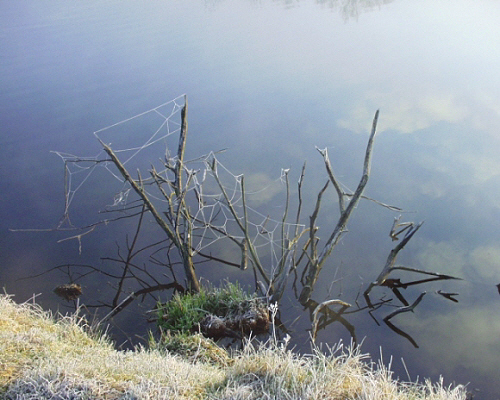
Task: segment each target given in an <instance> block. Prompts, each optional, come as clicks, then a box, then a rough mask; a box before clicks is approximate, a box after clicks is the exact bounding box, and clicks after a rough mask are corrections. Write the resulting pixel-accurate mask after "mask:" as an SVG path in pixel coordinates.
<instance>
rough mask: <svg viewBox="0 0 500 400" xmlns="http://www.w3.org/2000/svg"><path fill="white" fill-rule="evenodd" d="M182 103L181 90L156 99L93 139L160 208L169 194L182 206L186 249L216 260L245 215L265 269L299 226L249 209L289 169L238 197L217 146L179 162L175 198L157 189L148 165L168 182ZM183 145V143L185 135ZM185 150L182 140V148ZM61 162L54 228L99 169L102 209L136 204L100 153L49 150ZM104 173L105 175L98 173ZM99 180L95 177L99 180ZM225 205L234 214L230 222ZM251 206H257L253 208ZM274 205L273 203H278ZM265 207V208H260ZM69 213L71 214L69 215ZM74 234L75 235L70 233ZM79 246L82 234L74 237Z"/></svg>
mask: <svg viewBox="0 0 500 400" xmlns="http://www.w3.org/2000/svg"><path fill="white" fill-rule="evenodd" d="M185 104H186V96H185V95H181V96H179V97H177V98H175V99H173V100H170V101H168V102H166V103H163V104H160V105H158V106H156V107H154V108H151V109H149V110H147V111H144V112H141V113H140V114H137V115H134V116H132V117H129V118H127V119H124V120H122V121H120V122H117V123H115V124H112V125H110V126H107V127H104V128H102V129H99V130H98V131H95V132H94V135H95V136H96V138H97V139H98V140H99V141H101V142H102V143H105V144H106V145H108V146H109V147H111V148H112V149H113V152H114V153H115V154H116V156H117V157H118V158H119V160H120V162H121V163H122V164H123V166H124V167H125V168H126V169H127V171H128V172H129V173H130V175H131V176H132V178H133V179H135V180H137V181H139V182H141V184H142V186H143V188H144V190H145V192H146V193H147V196H148V197H149V199H150V200H151V201H152V202H153V203H154V205H155V208H156V209H157V210H159V211H160V212H161V211H162V210H165V209H167V207H168V198H170V199H176V200H175V201H180V200H179V198H182V199H184V200H185V201H186V203H187V206H188V207H187V208H188V209H189V212H190V214H191V217H190V218H189V223H190V224H191V231H192V232H193V238H192V251H193V256H196V255H198V254H200V255H206V254H209V253H210V254H212V258H214V259H217V257H216V252H215V250H214V253H212V249H217V246H218V243H219V242H221V241H222V240H226V241H227V239H228V237H229V236H230V237H231V241H233V242H238V243H244V241H245V236H244V234H243V232H242V231H241V229H240V224H239V223H238V222H240V223H241V221H242V220H243V219H244V220H245V224H246V227H247V235H249V237H250V240H251V244H252V245H253V247H254V248H255V249H256V250H257V251H258V252H259V254H260V255H261V256H263V257H265V259H266V264H267V265H268V266H269V268H270V270H269V272H270V273H271V274H272V273H273V272H274V271H273V269H275V268H276V266H277V265H278V264H279V263H280V260H281V259H282V258H283V255H284V247H286V245H287V242H288V238H291V237H295V236H296V234H297V232H298V231H299V229H300V230H302V229H303V228H304V227H303V226H302V225H298V224H297V223H288V222H286V218H285V215H284V214H283V209H284V208H285V207H281V209H280V210H281V211H280V213H279V214H278V215H272V214H270V213H268V212H267V209H270V208H269V207H268V208H267V209H266V208H265V207H262V206H259V207H255V208H253V207H252V204H259V203H260V201H258V200H259V198H261V197H262V195H263V194H265V192H266V191H268V190H270V189H271V188H270V186H273V187H272V190H273V191H276V187H279V190H280V191H281V192H282V193H286V192H287V184H288V171H287V170H282V171H281V175H280V176H279V177H277V178H276V179H275V180H272V181H271V183H270V184H269V186H267V187H261V188H258V189H253V190H251V191H247V192H245V199H246V202H244V199H243V196H242V190H241V189H242V185H241V180H242V179H243V175H235V174H233V173H232V172H231V171H230V169H229V168H227V167H226V166H225V165H224V164H223V163H222V162H221V160H220V153H222V152H223V150H219V151H210V152H208V153H206V154H204V155H201V156H199V157H197V158H194V159H191V160H186V159H185V160H183V163H182V164H183V168H184V171H185V172H184V178H183V179H185V180H186V184H185V193H182V194H181V196H179V194H178V193H175V188H173V187H172V186H171V185H168V184H166V185H164V186H162V188H163V189H162V190H161V189H159V187H158V185H157V184H156V183H157V182H155V181H154V179H153V178H152V177H151V173H150V172H151V170H153V169H154V170H155V171H156V172H157V174H158V176H160V177H161V179H162V180H164V182H172V181H173V180H174V179H175V176H174V172H173V171H174V169H175V166H176V165H177V163H178V162H179V160H178V146H179V135H180V133H181V111H182V109H183V107H184V106H185ZM188 142H189V140H188ZM188 147H189V145H188ZM55 153H56V154H57V155H58V156H59V157H61V159H62V160H63V161H64V165H65V211H64V217H63V218H62V220H61V222H60V225H59V227H60V228H62V229H64V227H67V226H70V227H71V226H72V222H71V220H70V215H71V216H73V215H74V214H75V213H78V209H75V208H76V207H75V206H74V202H75V199H76V198H77V197H78V196H77V195H82V196H84V195H85V194H84V193H81V192H82V191H84V189H83V188H84V187H85V186H87V184H88V182H89V179H90V178H91V176H93V175H95V174H96V173H97V174H99V180H100V183H99V187H100V188H101V190H102V191H103V192H106V191H108V192H109V191H112V193H105V194H106V195H107V197H105V198H107V203H106V204H105V206H104V208H105V209H106V210H108V211H110V210H127V209H129V208H130V207H132V206H133V205H134V204H136V203H137V201H138V197H137V195H136V194H135V193H134V190H133V188H132V187H131V185H130V183H129V182H127V181H126V180H124V178H123V176H122V175H121V174H120V172H119V171H118V169H117V167H116V165H115V164H114V163H113V162H112V160H110V158H109V156H108V154H107V153H106V152H105V151H101V152H99V153H98V154H97V155H96V156H94V157H79V156H75V155H73V154H68V153H63V152H55ZM214 166H216V168H217V174H218V177H219V180H220V182H221V183H222V185H223V189H224V191H225V192H226V196H224V195H223V193H222V191H221V189H220V186H218V184H217V183H216V181H215V179H214V176H213V168H214ZM103 171H105V172H106V174H105V175H102V172H103ZM103 179H104V180H105V181H102V180H103ZM230 206H231V207H233V210H235V211H236V212H237V215H238V216H239V218H238V219H239V220H240V221H237V220H236V218H235V216H234V213H232V212H231V210H230ZM257 208H258V209H257ZM278 209H279V208H278ZM263 210H265V211H263ZM70 211H71V212H70ZM107 222H108V221H107V220H104V221H103V220H101V221H98V222H96V223H90V224H88V225H87V226H86V227H85V228H86V229H87V230H86V231H85V232H84V234H86V233H89V232H91V231H92V230H94V228H95V227H96V226H98V225H99V224H101V223H107ZM72 238H75V237H72ZM76 238H78V240H79V242H80V246H81V235H78V236H76ZM241 257H242V258H241V259H240V260H232V263H233V264H234V265H235V266H236V265H239V266H240V267H241V268H242V269H243V268H245V267H246V262H247V259H248V255H247V254H245V252H243V254H242V256H241Z"/></svg>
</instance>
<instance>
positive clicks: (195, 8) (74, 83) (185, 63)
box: [0, 0, 500, 399]
mask: <svg viewBox="0 0 500 400" xmlns="http://www.w3.org/2000/svg"><path fill="white" fill-rule="evenodd" d="M498 21H500V3H498V2H495V1H487V0H481V1H456V2H452V3H451V2H450V3H447V4H445V3H443V2H436V1H430V0H429V1H420V2H409V1H404V0H394V1H392V2H391V1H371V2H368V1H366V2H365V1H361V0H360V1H351V2H349V5H348V6H340V5H339V4H338V3H337V2H335V1H331V2H316V1H313V0H300V1H299V0H296V1H278V0H275V1H271V0H267V1H250V0H239V1H210V2H208V1H206V2H203V1H201V0H200V1H194V0H193V1H182V2H179V1H177V2H174V1H150V2H141V3H137V2H128V1H120V2H118V1H107V2H94V1H88V2H69V3H68V2H63V1H50V2H48V1H44V2H41V1H15V2H6V1H4V2H1V3H0V22H1V23H0V42H1V43H0V49H1V50H0V54H1V63H0V77H1V79H0V85H1V86H0V89H1V90H0V107H1V110H2V111H1V125H0V126H1V131H0V132H1V136H0V152H1V157H0V186H1V192H2V196H1V200H0V201H1V202H2V203H1V207H2V208H1V209H2V221H1V224H2V234H1V248H2V252H1V254H0V258H1V260H0V265H1V270H0V283H1V284H2V286H4V287H5V288H6V291H7V292H8V293H11V294H15V298H16V300H18V301H23V300H25V299H27V298H29V297H30V296H31V295H32V294H33V293H40V295H39V296H38V301H39V302H40V303H41V304H42V305H43V306H44V307H50V308H52V309H57V308H59V309H60V310H62V311H64V310H66V309H67V308H66V307H67V303H64V302H59V301H58V299H57V298H56V297H55V295H54V294H53V293H52V289H53V287H54V286H55V285H57V284H60V283H64V282H65V278H64V277H63V276H61V274H57V273H49V274H45V275H42V276H40V277H38V278H33V279H28V280H18V279H19V278H21V277H25V276H30V275H37V274H41V273H43V272H45V271H48V270H49V269H50V268H53V267H55V266H57V265H61V264H64V263H82V264H84V263H87V264H91V265H96V266H101V265H102V264H99V263H100V262H101V261H100V257H104V256H111V255H112V254H113V252H116V249H117V247H116V243H115V241H116V240H117V239H118V238H117V237H116V236H113V235H112V233H113V231H111V228H103V229H102V230H101V231H100V232H96V233H95V236H91V235H89V236H88V237H87V238H86V239H85V240H83V243H82V245H83V248H82V254H81V255H79V254H78V243H77V242H76V241H65V242H61V243H57V241H58V240H60V239H62V238H64V237H67V235H65V234H64V233H61V232H48V233H40V232H22V233H21V232H11V231H9V228H48V227H54V226H55V225H56V224H57V222H58V221H59V218H60V217H61V215H62V213H63V210H64V184H63V166H62V163H61V160H60V159H59V158H58V157H57V156H56V155H54V154H53V153H50V151H51V150H57V151H65V152H68V153H73V154H77V155H81V156H94V155H96V154H98V153H99V151H100V147H99V145H98V143H97V142H96V140H95V138H94V136H93V135H92V132H94V131H96V130H98V129H100V128H103V127H105V126H108V125H110V124H113V123H115V122H117V121H120V120H123V119H125V118H128V117H131V116H133V115H135V114H137V113H139V112H142V111H145V110H148V109H151V108H152V107H155V106H157V105H159V104H161V103H164V102H165V101H168V100H170V99H173V98H175V97H177V96H179V95H180V94H183V93H187V94H188V96H189V104H190V108H189V132H190V133H189V135H190V136H189V140H190V142H189V149H188V153H189V156H193V157H194V156H198V155H200V154H205V153H207V152H208V151H210V150H218V149H221V148H229V150H228V151H227V152H226V153H225V154H224V155H222V156H221V157H220V158H221V160H222V161H223V163H224V164H225V165H226V166H227V167H228V168H229V169H230V170H231V171H233V172H234V173H235V174H239V173H245V176H246V179H247V181H248V182H252V183H253V184H254V186H255V188H257V187H260V186H269V187H270V189H268V190H267V191H266V193H267V194H266V196H267V197H265V198H263V199H261V200H262V201H261V203H262V204H259V206H260V207H264V205H263V203H264V200H268V202H267V203H266V204H267V207H271V210H272V207H274V206H275V205H276V204H281V203H280V202H279V200H280V199H281V197H280V196H281V194H280V193H282V188H283V187H282V185H281V186H280V181H279V177H280V171H281V168H291V172H290V176H291V178H292V181H293V184H294V185H295V182H296V179H298V176H299V172H300V168H301V165H302V163H303V161H304V160H307V161H308V172H307V175H306V177H307V185H308V186H307V194H306V195H305V197H306V200H308V201H309V207H308V206H306V207H305V209H304V215H305V216H307V215H310V213H311V212H312V205H311V203H310V202H311V201H314V193H317V190H318V189H319V187H321V185H322V184H323V183H324V180H325V174H324V171H323V166H322V161H321V159H320V157H319V155H318V154H317V152H316V151H315V149H314V146H318V147H321V148H324V147H328V149H329V152H330V158H331V160H332V165H333V168H334V171H335V173H336V174H337V175H338V177H339V179H340V180H341V181H342V183H343V184H345V185H346V186H347V187H350V188H353V187H355V186H356V184H357V180H358V179H359V175H360V172H361V165H362V157H363V151H364V146H365V143H366V140H367V135H368V131H369V128H370V124H371V120H372V118H373V114H374V112H375V110H376V109H380V110H381V115H380V122H379V136H378V137H377V140H376V144H375V151H374V158H373V167H372V175H371V179H370V182H369V184H368V187H367V189H366V195H367V196H370V197H373V198H376V199H378V200H380V201H383V202H385V203H389V204H393V205H397V206H398V207H401V208H403V209H404V210H405V211H406V212H407V213H405V214H404V216H403V218H404V219H405V220H412V221H416V222H418V221H422V220H425V224H424V225H423V227H422V228H421V229H420V231H419V232H418V233H417V235H416V236H415V237H414V238H413V239H412V240H411V241H410V243H409V244H408V246H407V247H406V248H405V250H404V251H403V252H402V253H401V254H400V257H399V259H398V263H401V264H404V265H406V266H411V267H415V268H421V269H426V270H429V271H438V272H441V273H446V274H450V275H455V276H458V277H461V278H463V280H462V281H449V282H446V283H437V284H429V285H427V286H425V287H416V288H411V289H408V291H407V293H405V294H407V295H408V298H409V299H415V298H417V297H418V295H419V294H420V292H421V291H423V290H425V291H427V292H428V294H427V295H426V296H425V297H424V299H423V301H422V303H421V304H420V305H419V307H417V309H416V310H415V312H414V313H407V314H402V315H400V316H398V317H396V318H395V320H394V322H396V319H397V324H398V326H399V327H400V328H401V329H403V330H405V331H407V332H410V333H411V335H412V337H413V338H414V339H415V341H416V342H417V343H418V345H419V348H418V349H417V348H414V347H413V346H412V345H411V344H410V343H409V342H408V341H407V340H406V339H405V338H403V337H401V336H398V335H396V334H395V333H394V332H392V331H391V330H390V329H389V328H388V327H387V326H385V325H384V324H382V325H381V326H378V325H377V324H376V323H375V322H374V320H373V319H371V318H369V317H368V315H367V314H363V313H358V314H353V315H351V316H349V317H347V318H348V319H349V322H351V323H352V324H353V325H355V326H356V335H357V337H358V339H362V338H363V337H366V339H365V341H364V345H363V346H364V347H363V350H364V351H367V352H370V353H371V354H372V355H373V356H374V358H377V357H379V354H380V351H379V348H380V346H381V347H382V349H383V356H384V360H385V361H386V362H387V361H388V360H389V359H390V357H391V356H392V357H393V358H394V361H393V368H394V369H395V371H396V374H397V375H399V376H400V377H401V378H403V379H407V376H406V372H404V368H403V364H402V363H401V361H400V360H401V358H402V357H403V358H404V360H405V363H406V367H407V368H408V371H409V373H410V377H411V378H412V379H416V378H417V376H420V377H430V378H432V379H437V378H438V377H439V375H440V374H442V375H443V376H444V379H445V383H452V382H459V383H467V382H471V383H470V386H469V388H470V389H471V390H473V389H476V388H477V389H479V390H480V391H479V392H477V393H476V396H477V397H476V398H485V399H492V398H500V393H499V392H498V390H497V388H496V385H495V384H494V383H493V382H495V381H496V380H497V378H498V360H499V359H500V339H499V338H500V308H499V307H500V296H499V293H498V291H497V288H496V286H495V285H496V284H498V283H500V233H499V229H498V227H499V224H500V200H499V199H500V157H499V153H500V133H499V127H500V74H499V73H498V71H500V25H499V24H498ZM160 156H161V155H160ZM99 177H100V176H99V175H97V176H96V177H94V178H95V179H94V181H93V185H92V184H91V183H92V182H89V186H88V190H86V191H84V190H83V189H82V190H81V192H80V193H81V196H82V197H80V198H79V200H78V201H77V200H75V205H74V209H73V210H74V213H73V218H74V219H73V222H74V223H85V222H86V221H88V220H89V219H95V218H97V216H96V212H97V210H98V209H99V207H101V206H102V204H109V203H110V202H111V201H112V200H108V197H106V196H108V195H109V192H106V191H105V189H106V187H105V185H104V184H101V185H99ZM276 187H278V188H279V190H278V189H276ZM331 196H333V194H331ZM330 199H334V197H330ZM106 201H108V203H106ZM331 203H332V204H330V206H326V209H325V216H324V218H323V219H322V223H323V225H324V231H325V232H328V226H329V224H333V223H334V211H335V210H336V205H335V204H334V201H333V200H332V202H331ZM328 207H331V208H330V209H329V208H328ZM329 210H330V211H329ZM269 212H271V211H269ZM332 215H333V216H332ZM396 215H397V214H395V213H393V212H391V211H388V210H387V209H384V208H381V207H379V206H377V205H375V204H373V203H370V202H361V203H360V205H359V206H358V209H357V210H356V212H355V214H354V216H353V218H352V220H351V221H350V225H349V232H348V233H347V234H346V235H345V236H344V238H343V240H342V242H341V243H340V245H339V247H338V248H337V250H336V252H335V253H334V255H333V256H332V257H331V259H330V261H329V263H328V265H327V266H326V267H325V269H324V271H323V272H322V275H321V282H322V283H324V284H322V285H321V286H320V287H318V289H317V290H316V292H315V294H314V298H315V299H316V300H318V301H322V300H325V299H327V298H335V297H341V298H343V299H344V300H346V301H349V302H351V303H354V302H355V301H356V297H357V294H358V292H359V290H360V286H361V285H362V287H363V288H365V287H366V285H367V284H368V283H369V282H371V281H373V280H374V279H375V278H376V277H377V275H378V274H379V272H380V270H381V268H382V267H383V265H384V263H385V260H386V258H387V255H388V253H389V251H390V250H391V248H392V246H393V245H394V244H393V243H392V242H391V241H390V239H389V237H388V232H389V229H390V226H391V224H392V221H393V218H394V216H396ZM126 228H127V226H121V227H120V228H119V229H121V230H123V232H119V233H121V234H122V237H123V235H124V234H125V229H126ZM321 228H322V227H321ZM107 229H109V230H107ZM320 232H321V231H320ZM114 234H115V235H116V232H114ZM115 267H116V266H115ZM110 268H111V267H110ZM247 272H248V274H247V275H245V274H243V275H242V274H241V273H240V272H235V271H232V270H227V269H226V268H221V267H220V266H219V267H217V266H207V267H206V269H205V270H203V272H200V274H201V275H203V276H205V278H207V279H209V280H210V281H213V282H218V281H219V280H220V279H224V278H226V277H230V278H231V279H239V280H243V281H248V282H250V281H251V278H252V276H251V271H247ZM401 276H403V275H401ZM339 278H341V280H340V282H337V283H334V284H331V283H332V282H333V281H335V280H337V279H339ZM404 278H405V279H406V278H408V276H406V275H404ZM102 282H103V281H102V278H101V281H98V282H94V281H91V280H89V281H88V282H85V284H84V290H85V293H84V295H83V296H82V298H81V300H82V302H84V303H88V304H95V303H97V302H98V301H100V300H103V301H104V299H106V295H107V293H108V291H109V289H110V286H108V285H106V284H103V283H102ZM439 289H442V290H444V291H446V292H453V293H459V294H458V296H456V298H457V299H458V300H459V302H458V303H454V302H452V301H449V300H447V299H445V298H443V297H442V296H439V295H438V294H436V293H435V292H436V291H437V290H439ZM363 290H364V289H363ZM383 293H384V290H382V288H376V289H374V293H373V294H374V295H376V296H382V295H383ZM389 295H390V293H389V292H388V293H387V296H389ZM108 296H109V295H108ZM286 296H287V299H289V300H286V299H285V301H284V302H283V304H282V318H283V320H284V322H285V324H288V325H289V326H290V329H291V331H292V334H293V338H294V339H293V340H294V344H295V345H297V346H298V348H300V349H307V346H308V344H307V343H308V336H307V335H308V334H307V332H306V329H308V328H309V327H310V321H309V319H308V317H307V315H302V317H301V318H300V319H299V320H298V321H296V322H294V323H293V324H292V321H294V320H295V318H296V317H297V316H298V315H301V311H300V309H299V308H298V307H297V303H296V301H294V300H293V293H292V292H290V293H287V295H286ZM358 302H359V303H360V305H362V304H361V303H362V299H361V297H360V298H359V299H358ZM139 311H141V310H130V311H128V313H125V314H124V316H123V317H122V318H123V320H124V321H125V322H124V326H125V329H128V334H129V335H133V334H135V333H137V334H141V335H144V327H143V325H142V324H140V323H138V322H137V321H143V320H144V317H143V316H142V315H141V314H139ZM142 311H144V310H142ZM387 312H388V311H387V310H385V311H384V312H380V313H379V314H377V313H375V316H376V318H377V319H378V320H379V321H380V320H381V319H382V318H383V316H384V315H386V314H387ZM337 325H338V326H337ZM337 325H335V324H334V325H331V326H329V327H327V328H326V329H324V330H322V331H320V332H319V334H318V340H319V341H321V342H325V343H329V344H334V343H336V342H337V341H338V340H339V339H341V338H342V339H343V340H345V341H349V340H350V336H349V334H348V332H347V331H346V329H345V328H344V327H343V326H342V325H340V324H337ZM122 327H123V326H122Z"/></svg>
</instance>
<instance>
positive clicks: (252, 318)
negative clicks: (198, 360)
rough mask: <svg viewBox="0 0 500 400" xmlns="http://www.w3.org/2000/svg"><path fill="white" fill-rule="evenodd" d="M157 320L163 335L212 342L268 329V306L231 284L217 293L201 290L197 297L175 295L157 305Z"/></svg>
mask: <svg viewBox="0 0 500 400" xmlns="http://www.w3.org/2000/svg"><path fill="white" fill-rule="evenodd" d="M157 316H158V319H157V321H158V322H157V324H158V327H159V328H160V330H161V331H163V332H170V333H171V334H175V333H184V334H185V333H193V332H201V333H203V334H204V335H205V336H207V337H212V338H215V339H218V338H220V337H227V336H233V337H239V335H240V334H242V333H243V334H248V333H250V332H251V331H253V332H255V333H262V332H265V331H267V329H268V328H269V314H268V311H267V305H266V304H265V303H264V302H263V301H262V299H260V298H258V297H257V296H256V295H255V294H252V295H250V294H248V293H246V292H245V291H244V290H243V289H242V288H241V287H240V286H239V285H238V284H232V283H227V284H226V285H225V286H224V287H222V288H219V289H217V288H208V289H206V288H203V289H202V290H201V291H200V292H199V293H187V294H182V295H181V294H179V293H176V294H175V295H174V296H173V298H172V299H171V300H170V301H168V302H167V303H164V304H158V307H157Z"/></svg>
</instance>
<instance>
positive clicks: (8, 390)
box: [0, 295, 466, 400]
mask: <svg viewBox="0 0 500 400" xmlns="http://www.w3.org/2000/svg"><path fill="white" fill-rule="evenodd" d="M200 348H201V346H200ZM206 348H207V347H206ZM208 348H209V347H208ZM337 350H338V349H337ZM367 358H368V356H366V355H363V354H361V353H359V352H356V351H349V350H348V349H346V351H345V352H344V353H342V352H339V351H337V352H336V353H335V354H330V355H324V354H323V353H321V352H320V351H314V352H312V354H311V355H309V356H299V355H297V354H295V353H293V352H292V351H290V350H288V349H286V347H285V346H282V345H281V344H280V343H274V342H269V343H268V344H266V345H262V346H260V347H258V348H254V347H253V346H251V345H247V346H246V348H245V350H243V351H242V352H239V353H236V354H233V355H231V356H228V357H216V358H209V361H207V358H206V357H200V358H198V357H197V356H196V352H194V353H192V352H191V353H190V356H189V358H184V357H182V356H180V355H175V354H172V353H169V352H165V351H162V350H160V349H150V350H146V349H143V348H140V349H136V350H135V351H117V350H115V349H114V348H113V345H112V343H110V341H109V340H107V339H106V338H105V337H104V336H103V335H98V334H95V333H94V334H93V333H92V332H91V330H90V329H89V327H88V326H87V325H86V323H85V321H83V320H82V319H80V318H79V317H78V316H77V315H72V316H66V317H60V318H57V319H55V318H54V317H53V316H52V315H51V314H49V313H47V312H45V311H43V310H42V309H41V308H40V307H39V306H37V305H36V304H33V303H24V304H20V305H18V304H16V303H14V301H12V299H11V298H10V297H9V296H6V295H0V396H2V397H3V398H5V399H48V398H51V399H52V398H58V399H69V398H71V399H117V398H119V399H162V398H164V399H384V400H385V399H433V400H434V399H435V400H437V399H452V400H453V399H465V398H466V391H465V388H464V387H463V386H457V387H454V388H451V387H444V386H443V384H442V382H437V383H435V384H431V383H430V382H426V384H424V385H419V384H415V383H402V382H396V381H394V380H393V379H392V377H391V372H390V371H388V370H387V369H386V368H385V367H383V366H374V365H371V364H370V363H368V362H366V361H368V360H367ZM214 360H215V361H214Z"/></svg>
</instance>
